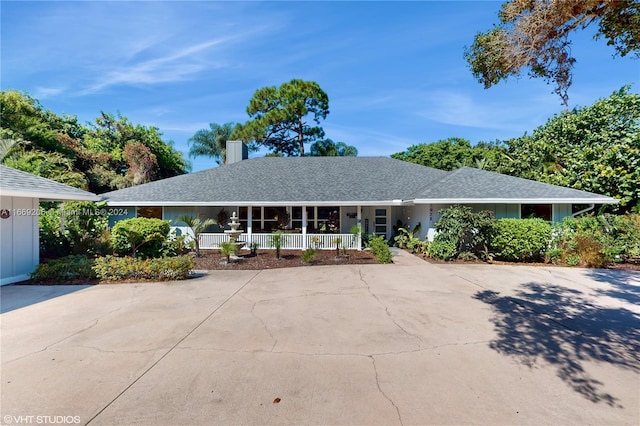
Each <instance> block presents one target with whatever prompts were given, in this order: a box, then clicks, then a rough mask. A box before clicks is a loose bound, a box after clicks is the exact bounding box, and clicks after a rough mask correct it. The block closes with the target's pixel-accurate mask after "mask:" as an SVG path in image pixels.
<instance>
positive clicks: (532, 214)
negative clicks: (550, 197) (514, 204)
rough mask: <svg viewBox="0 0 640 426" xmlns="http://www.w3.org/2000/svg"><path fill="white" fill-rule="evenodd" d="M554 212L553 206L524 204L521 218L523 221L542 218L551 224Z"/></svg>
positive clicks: (521, 208)
mask: <svg viewBox="0 0 640 426" xmlns="http://www.w3.org/2000/svg"><path fill="white" fill-rule="evenodd" d="M552 211H553V208H552V206H551V204H522V205H521V206H520V217H521V218H523V219H529V218H540V219H544V220H547V221H549V222H550V221H551V215H552Z"/></svg>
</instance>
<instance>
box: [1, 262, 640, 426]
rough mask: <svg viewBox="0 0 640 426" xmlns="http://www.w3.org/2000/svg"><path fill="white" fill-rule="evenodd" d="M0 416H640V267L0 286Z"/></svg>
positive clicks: (353, 419) (240, 419) (555, 419)
mask: <svg viewBox="0 0 640 426" xmlns="http://www.w3.org/2000/svg"><path fill="white" fill-rule="evenodd" d="M1 296H2V308H3V312H4V313H2V315H1V316H0V319H1V321H2V323H1V331H2V336H1V339H2V340H1V344H2V348H1V350H2V352H1V354H2V368H1V380H2V384H1V391H2V395H1V402H2V405H1V411H2V422H3V424H44V423H57V424H65V423H66V424H87V423H89V424H95V425H113V424H150V425H151V424H153V425H158V424H159V425H165V424H166V425H169V424H171V425H190V424H194V425H210V424H367V425H373V424H384V425H388V424H405V425H408V424H536V425H539V424H629V425H637V424H639V423H640V359H639V354H640V274H638V273H625V272H616V271H608V270H586V269H569V268H552V267H549V268H547V267H544V268H541V267H524V266H518V267H511V266H494V265H432V264H428V263H425V262H423V261H421V260H420V259H417V258H414V257H413V256H411V255H408V254H400V255H399V256H397V257H396V263H395V264H394V265H365V266H339V267H303V268H295V269H288V270H285V269H280V270H265V271H213V272H211V273H209V274H208V275H207V276H204V277H201V278H197V279H194V280H189V281H186V282H177V283H168V284H123V285H111V286H93V287H27V286H9V287H4V288H2V289H1Z"/></svg>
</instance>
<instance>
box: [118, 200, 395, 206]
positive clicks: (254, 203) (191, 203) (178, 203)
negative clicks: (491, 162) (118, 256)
mask: <svg viewBox="0 0 640 426" xmlns="http://www.w3.org/2000/svg"><path fill="white" fill-rule="evenodd" d="M105 201H106V203H107V204H108V205H110V206H114V207H125V206H139V207H155V206H166V207H179V206H216V207H218V206H219V207H230V206H247V207H262V206H264V207H279V206H295V207H301V206H349V207H351V206H396V205H397V206H399V205H403V204H406V202H405V201H403V200H381V201H285V200H283V201H197V202H194V201H109V200H105Z"/></svg>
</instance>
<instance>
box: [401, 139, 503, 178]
mask: <svg viewBox="0 0 640 426" xmlns="http://www.w3.org/2000/svg"><path fill="white" fill-rule="evenodd" d="M503 152H504V147H502V146H501V145H500V144H498V143H496V144H491V143H486V142H481V143H479V144H477V145H476V146H471V142H470V141H468V140H466V139H462V138H456V137H453V138H448V139H441V140H439V141H437V142H433V143H422V144H418V145H412V146H410V147H409V148H407V150H406V151H403V152H397V153H395V154H392V155H391V158H395V159H396V160H403V161H408V162H410V163H416V164H421V165H423V166H427V167H433V168H435V169H441V170H454V169H458V168H460V167H464V166H469V167H477V168H480V169H494V168H496V167H497V165H498V164H499V161H500V157H501V155H502V153H503Z"/></svg>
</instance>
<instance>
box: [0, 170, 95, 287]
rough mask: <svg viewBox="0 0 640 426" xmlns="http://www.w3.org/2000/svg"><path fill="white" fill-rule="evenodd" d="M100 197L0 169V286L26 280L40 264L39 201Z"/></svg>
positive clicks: (21, 173)
mask: <svg viewBox="0 0 640 426" xmlns="http://www.w3.org/2000/svg"><path fill="white" fill-rule="evenodd" d="M99 199H100V197H98V196H97V195H95V194H92V193H91V192H87V191H83V190H81V189H78V188H74V187H71V186H68V185H64V184H62V183H59V182H55V181H53V180H50V179H45V178H42V177H40V176H35V175H32V174H30V173H26V172H23V171H20V170H16V169H12V168H10V167H6V166H2V165H0V285H5V284H12V283H15V282H19V281H24V280H27V279H29V274H30V273H31V272H33V271H34V269H35V268H36V266H37V265H38V263H39V262H40V253H39V245H40V232H39V228H38V216H39V213H40V201H70V200H75V201H98V200H99Z"/></svg>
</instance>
